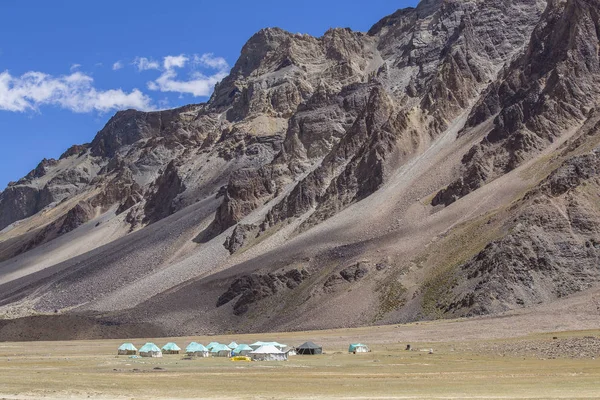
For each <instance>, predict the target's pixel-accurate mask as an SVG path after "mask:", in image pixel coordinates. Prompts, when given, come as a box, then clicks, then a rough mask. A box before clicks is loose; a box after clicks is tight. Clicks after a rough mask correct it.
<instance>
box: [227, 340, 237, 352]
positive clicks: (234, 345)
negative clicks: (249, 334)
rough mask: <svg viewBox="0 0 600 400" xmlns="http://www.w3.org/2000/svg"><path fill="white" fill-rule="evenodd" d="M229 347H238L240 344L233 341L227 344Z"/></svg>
mask: <svg viewBox="0 0 600 400" xmlns="http://www.w3.org/2000/svg"><path fill="white" fill-rule="evenodd" d="M227 347H229V348H230V349H231V350H233V349H235V348H236V347H238V344H237V343H236V342H231V343H229V344H228V345H227Z"/></svg>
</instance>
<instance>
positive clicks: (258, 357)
mask: <svg viewBox="0 0 600 400" xmlns="http://www.w3.org/2000/svg"><path fill="white" fill-rule="evenodd" d="M249 356H250V357H252V360H254V361H287V359H288V355H287V353H284V352H283V351H281V350H279V349H278V348H277V347H275V346H273V345H271V344H268V345H265V346H261V347H259V348H258V349H256V350H254V351H251V352H250V354H249Z"/></svg>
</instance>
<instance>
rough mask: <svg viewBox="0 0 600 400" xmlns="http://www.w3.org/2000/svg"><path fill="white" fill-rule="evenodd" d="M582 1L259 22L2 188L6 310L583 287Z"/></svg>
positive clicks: (381, 314)
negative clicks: (233, 46) (183, 101)
mask: <svg viewBox="0 0 600 400" xmlns="http://www.w3.org/2000/svg"><path fill="white" fill-rule="evenodd" d="M598 5H599V4H598V1H597V0H564V1H562V0H561V1H554V0H551V1H548V2H546V1H542V0H539V1H538V0H511V1H498V0H470V1H455V0H443V1H442V0H427V1H422V2H421V3H420V4H419V5H418V6H417V7H416V8H409V9H403V10H398V11H397V12H396V13H394V14H392V15H390V16H387V17H384V18H383V19H381V20H380V21H379V22H377V23H376V24H375V25H373V27H372V28H371V29H370V30H369V31H368V32H367V33H360V32H353V31H351V30H350V29H347V28H335V29H331V30H328V31H327V32H325V34H324V35H323V36H321V37H319V38H315V37H311V36H308V35H300V34H292V33H289V32H285V31H283V30H281V29H279V28H267V29H263V30H261V31H259V32H257V33H256V34H255V35H253V36H252V37H251V38H250V39H249V41H248V42H247V43H246V44H245V45H244V47H243V48H242V50H241V54H240V58H239V59H238V61H237V62H236V63H235V65H234V66H233V68H232V70H231V73H230V74H229V75H228V76H227V77H226V78H225V79H223V81H221V82H220V83H219V84H217V85H216V87H215V90H214V92H213V94H212V96H211V98H210V99H209V101H208V102H207V103H202V104H193V105H188V106H184V107H180V108H177V109H172V110H164V111H157V112H149V113H144V112H138V111H135V110H126V111H121V112H118V113H117V114H116V115H115V116H113V117H112V118H111V119H110V121H109V122H108V123H107V124H106V126H105V127H104V128H103V129H102V130H101V131H99V132H98V134H97V135H96V137H95V138H94V139H93V141H92V142H91V143H89V144H85V145H80V146H73V147H71V148H69V149H68V150H67V151H66V152H65V153H64V154H63V155H62V156H61V157H60V158H59V160H44V161H42V162H41V163H40V165H39V166H38V167H37V168H36V169H34V170H33V171H32V172H31V173H30V174H28V175H27V176H26V177H25V178H23V179H21V180H20V181H18V182H17V183H14V184H12V185H9V186H8V187H7V189H6V190H4V191H3V192H0V210H2V213H1V215H2V217H0V228H1V229H2V231H1V233H0V235H1V236H0V292H2V293H3V294H2V295H0V313H3V314H4V316H5V317H6V318H9V319H10V318H16V317H23V316H27V315H35V314H38V313H42V314H46V313H49V314H53V313H55V312H56V313H57V314H59V315H67V316H85V317H86V318H92V320H93V319H94V318H100V319H101V320H102V321H103V323H105V322H106V321H113V322H114V323H118V324H122V325H123V326H127V325H128V324H131V326H152V327H153V328H152V329H157V330H158V331H161V332H164V333H165V334H183V333H193V332H205V333H206V332H214V331H225V330H228V329H235V330H237V331H257V330H265V329H267V330H272V329H284V330H289V329H312V328H323V327H343V326H359V325H370V324H379V323H395V322H407V321H415V320H423V319H431V318H447V317H462V316H474V315H481V314H497V313H501V312H506V311H508V310H514V309H519V308H523V307H531V306H533V305H535V304H536V303H537V302H539V301H542V302H550V301H555V300H556V299H560V298H562V297H565V296H569V295H570V294H572V293H575V292H579V291H583V290H588V289H589V290H593V289H594V288H595V287H596V284H597V283H598V280H599V279H600V276H598V275H597V274H595V272H594V269H593V262H594V260H596V258H595V257H596V255H595V253H594V251H595V250H594V249H595V245H594V243H599V242H600V238H598V237H597V233H596V232H597V231H598V230H597V223H600V219H598V217H597V216H598V215H600V214H599V212H598V210H597V209H596V204H595V202H594V201H593V200H592V199H593V197H590V196H591V195H590V192H589V191H590V190H591V191H592V192H591V193H593V188H595V187H596V184H597V183H596V171H595V170H589V169H586V168H584V167H583V166H584V164H585V163H586V162H591V161H590V160H593V159H594V157H595V154H596V153H595V152H594V149H595V146H598V145H600V143H597V142H596V140H597V135H596V132H597V111H595V108H596V107H597V102H598V99H599V98H600V93H598V92H597V90H596V89H595V88H596V87H600V86H597V85H596V84H597V83H598V82H599V77H600V73H599V72H598V71H600V66H599V61H598V40H597V39H598V37H599V36H600V34H599V32H600V28H599V27H600V24H599V23H598V21H599V18H598V11H597V10H598ZM594 35H595V36H596V40H594V37H593V36H594ZM564 37H568V38H569V40H563V41H561V40H559V39H560V38H564ZM572 70H574V71H576V73H574V74H567V73H565V71H572ZM577 157H579V158H577ZM581 157H583V158H581ZM582 160H583V161H582ZM561 171H562V172H561ZM553 174H554V175H553ZM556 176H560V179H559V178H556ZM549 177H550V178H549ZM548 185H550V187H551V189H550V191H548V189H547V186H548ZM553 187H565V188H567V189H561V190H566V192H562V193H557V192H555V191H556V189H552V188H553ZM556 210H558V211H556ZM544 212H546V213H550V215H555V216H557V218H562V216H564V215H567V218H566V220H567V221H568V223H567V225H560V226H556V225H551V224H550V225H549V224H548V222H547V221H546V222H544V221H543V220H540V213H541V214H543V213H544ZM574 226H579V228H577V229H579V230H577V229H574V228H572V227H574ZM570 229H574V230H573V231H571V230H570ZM545 231H547V233H544V232H545ZM596 240H597V241H598V242H596ZM563 242H564V243H569V246H570V247H569V248H571V249H572V253H569V252H568V251H567V250H564V249H563V248H562V247H561V246H564V245H562V244H561V243H563ZM519 243H521V244H522V245H523V246H524V247H523V248H525V247H527V246H528V249H527V251H517V247H518V244H519ZM586 246H587V247H586ZM497 260H502V262H499V261H497ZM561 282H563V283H564V282H568V283H564V284H563V283H561ZM267 310H268V312H267ZM267 314H276V315H278V320H277V321H276V322H274V321H273V320H272V319H271V318H269V317H268V316H267ZM99 321H100V320H99ZM0 337H1V329H0Z"/></svg>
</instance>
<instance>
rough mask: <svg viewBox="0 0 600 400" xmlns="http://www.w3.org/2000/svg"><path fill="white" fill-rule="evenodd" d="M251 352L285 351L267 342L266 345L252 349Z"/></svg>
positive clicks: (270, 352) (271, 352)
mask: <svg viewBox="0 0 600 400" xmlns="http://www.w3.org/2000/svg"><path fill="white" fill-rule="evenodd" d="M250 354H283V351H281V350H279V349H278V348H277V347H275V346H273V345H271V344H267V345H264V346H260V347H259V348H258V349H256V350H254V351H252V352H251V353H250Z"/></svg>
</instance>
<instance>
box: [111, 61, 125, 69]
mask: <svg viewBox="0 0 600 400" xmlns="http://www.w3.org/2000/svg"><path fill="white" fill-rule="evenodd" d="M121 68H123V63H122V62H121V61H117V62H116V63H114V64H113V65H112V69H113V71H117V70H120V69H121Z"/></svg>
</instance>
